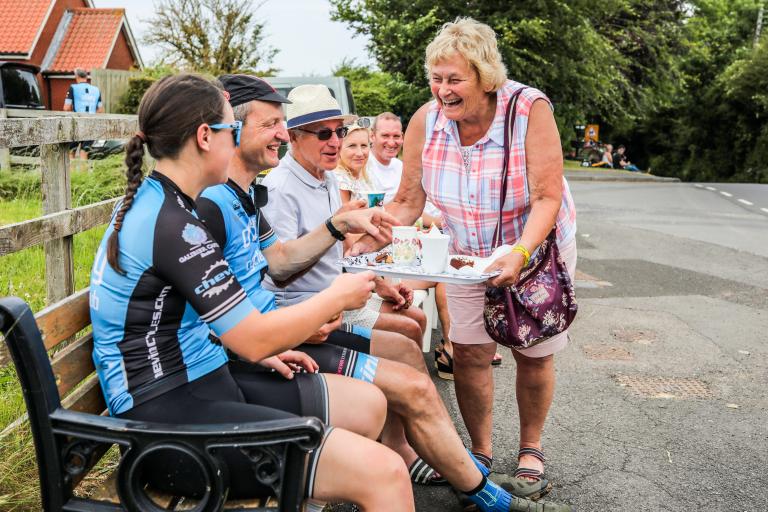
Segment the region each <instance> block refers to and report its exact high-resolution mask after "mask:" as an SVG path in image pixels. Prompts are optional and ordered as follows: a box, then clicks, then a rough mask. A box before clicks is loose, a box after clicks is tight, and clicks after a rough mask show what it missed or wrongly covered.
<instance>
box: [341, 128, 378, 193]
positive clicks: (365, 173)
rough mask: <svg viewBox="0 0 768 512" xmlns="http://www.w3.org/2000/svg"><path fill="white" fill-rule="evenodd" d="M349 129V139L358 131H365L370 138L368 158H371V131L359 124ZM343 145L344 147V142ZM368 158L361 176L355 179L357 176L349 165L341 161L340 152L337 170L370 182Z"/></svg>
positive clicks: (361, 170)
mask: <svg viewBox="0 0 768 512" xmlns="http://www.w3.org/2000/svg"><path fill="white" fill-rule="evenodd" d="M347 128H348V131H347V137H349V136H350V135H352V134H353V133H354V132H356V131H360V130H365V134H366V135H367V136H368V158H370V157H371V151H370V150H371V130H369V129H368V128H364V127H362V126H360V125H359V124H357V123H355V124H352V125H349V126H348V127H347ZM347 137H344V139H346V138H347ZM341 144H342V147H343V145H344V141H342V142H341ZM368 158H366V159H365V162H363V168H362V169H360V176H359V177H358V178H355V175H354V174H352V169H350V168H349V167H347V165H346V164H345V163H344V160H342V159H341V152H339V165H338V167H337V169H338V170H342V171H344V172H346V173H347V174H349V175H350V176H351V177H352V178H355V179H363V180H365V181H368V171H367V170H366V169H367V167H368Z"/></svg>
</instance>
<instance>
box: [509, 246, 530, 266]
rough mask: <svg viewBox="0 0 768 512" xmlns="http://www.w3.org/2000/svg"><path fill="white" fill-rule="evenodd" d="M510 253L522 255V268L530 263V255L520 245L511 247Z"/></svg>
mask: <svg viewBox="0 0 768 512" xmlns="http://www.w3.org/2000/svg"><path fill="white" fill-rule="evenodd" d="M512 252H519V253H520V254H522V255H523V258H524V260H523V266H524V267H527V266H528V262H529V261H531V253H529V252H528V249H526V248H525V246H523V245H522V244H515V245H514V246H513V247H512Z"/></svg>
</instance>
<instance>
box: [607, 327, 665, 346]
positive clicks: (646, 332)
mask: <svg viewBox="0 0 768 512" xmlns="http://www.w3.org/2000/svg"><path fill="white" fill-rule="evenodd" d="M611 335H612V336H613V337H614V338H616V340H618V341H623V342H625V343H637V344H638V345H651V344H652V343H654V342H655V341H656V340H657V339H658V336H657V335H656V332H654V331H652V330H650V329H623V328H622V329H614V330H612V331H611Z"/></svg>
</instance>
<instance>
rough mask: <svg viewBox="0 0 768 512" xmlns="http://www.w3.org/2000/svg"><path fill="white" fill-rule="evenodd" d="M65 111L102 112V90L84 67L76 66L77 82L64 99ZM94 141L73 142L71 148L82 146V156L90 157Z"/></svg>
mask: <svg viewBox="0 0 768 512" xmlns="http://www.w3.org/2000/svg"><path fill="white" fill-rule="evenodd" d="M64 111H65V112H77V113H81V114H96V113H98V114H101V113H103V112H104V105H103V104H102V103H101V91H100V90H99V88H98V87H96V86H95V85H91V84H89V83H88V72H87V71H86V70H84V69H82V68H75V83H74V84H72V85H70V86H69V90H68V91H67V97H66V98H65V99H64ZM92 143H93V141H92V140H84V141H81V142H79V143H78V142H73V143H72V144H71V145H70V148H69V149H70V150H72V151H76V150H77V147H78V146H80V158H81V159H83V160H86V159H87V158H88V153H87V150H88V148H89V147H90V146H91V144H92Z"/></svg>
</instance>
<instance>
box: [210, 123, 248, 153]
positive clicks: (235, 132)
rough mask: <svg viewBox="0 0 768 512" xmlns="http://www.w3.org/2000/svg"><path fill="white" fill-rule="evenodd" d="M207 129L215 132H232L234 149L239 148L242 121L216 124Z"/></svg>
mask: <svg viewBox="0 0 768 512" xmlns="http://www.w3.org/2000/svg"><path fill="white" fill-rule="evenodd" d="M208 127H209V128H210V129H211V130H213V131H215V132H217V131H219V130H226V129H230V130H232V138H233V139H234V141H235V147H238V146H240V132H241V131H242V129H243V122H242V121H235V122H234V123H231V124H229V123H217V124H209V125H208Z"/></svg>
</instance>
